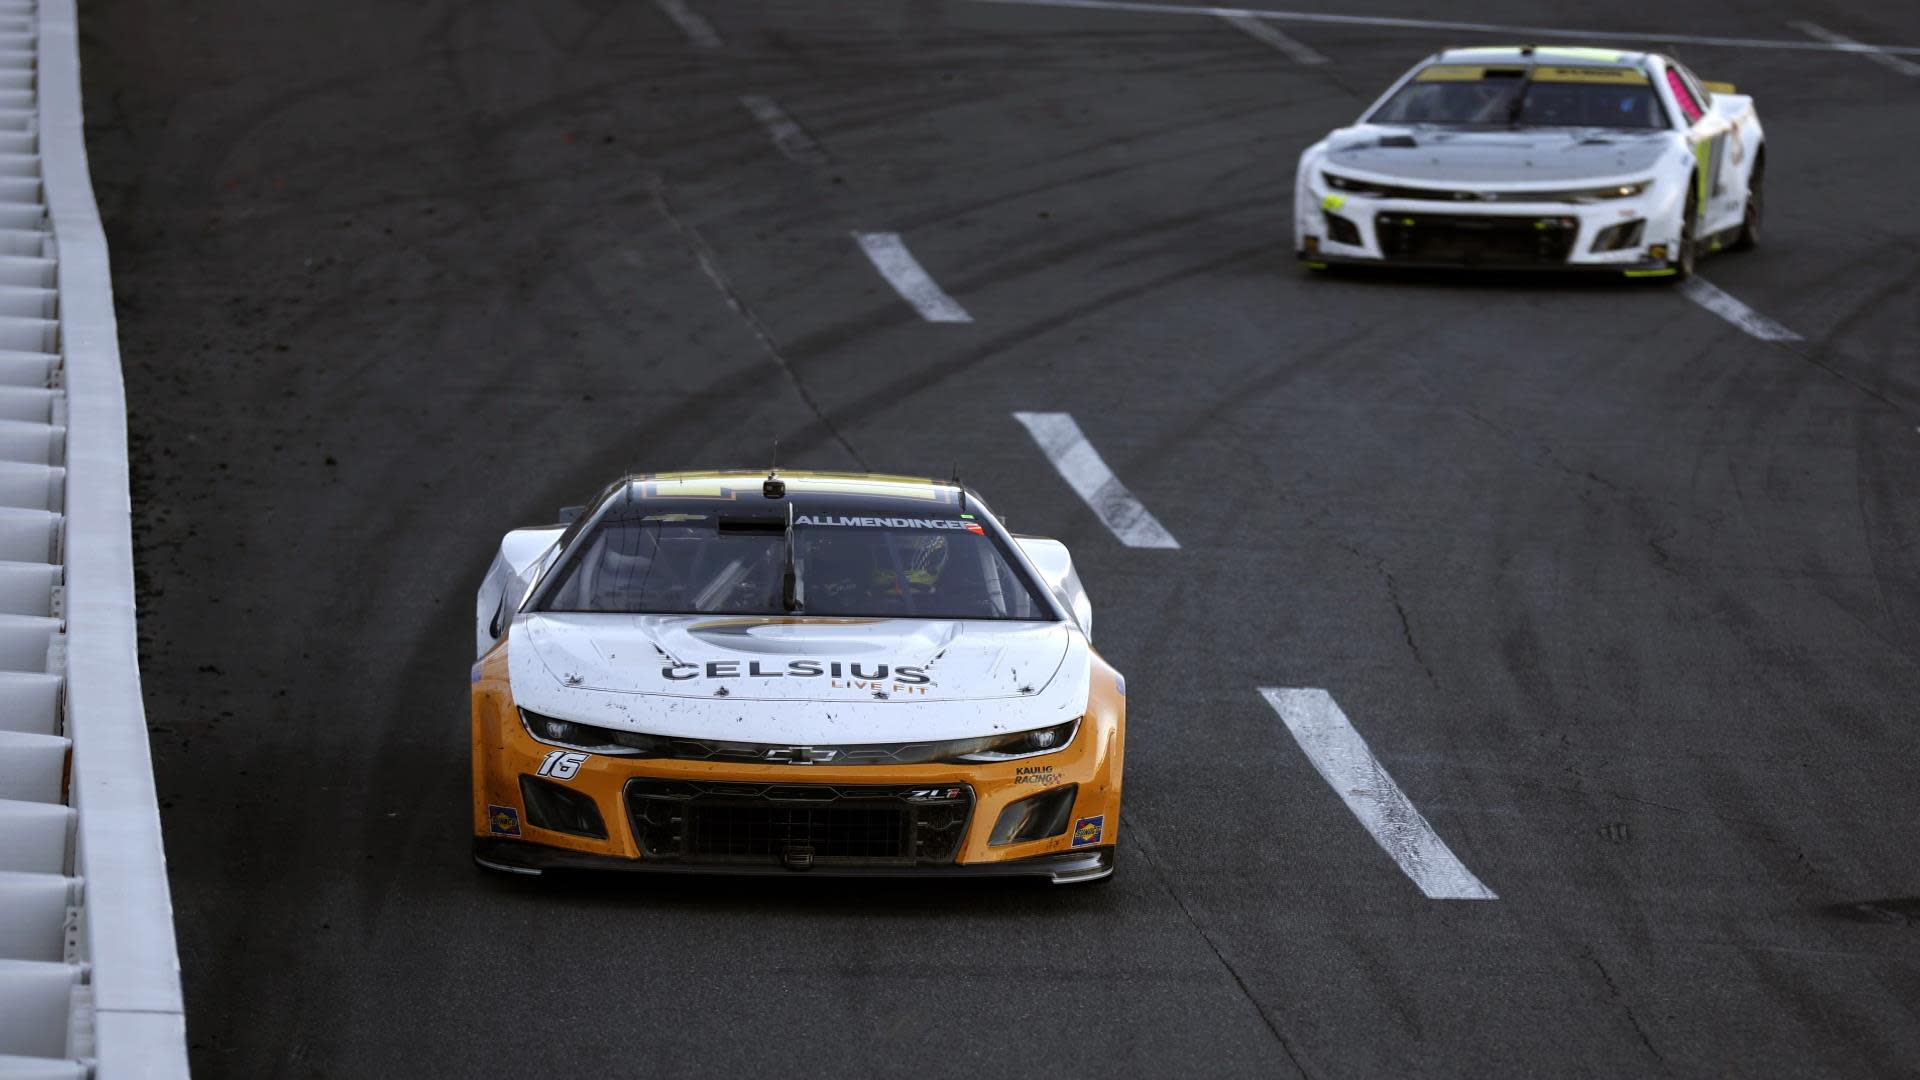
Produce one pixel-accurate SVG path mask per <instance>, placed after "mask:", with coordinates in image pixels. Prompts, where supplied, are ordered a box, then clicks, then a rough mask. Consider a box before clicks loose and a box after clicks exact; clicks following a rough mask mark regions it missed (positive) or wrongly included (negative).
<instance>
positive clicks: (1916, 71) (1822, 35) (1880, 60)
mask: <svg viewBox="0 0 1920 1080" xmlns="http://www.w3.org/2000/svg"><path fill="white" fill-rule="evenodd" d="M1787 25H1788V26H1791V27H1793V28H1794V29H1795V30H1798V31H1800V32H1801V33H1803V34H1805V35H1807V36H1808V37H1810V38H1814V39H1816V40H1819V41H1824V42H1826V43H1827V44H1829V45H1836V46H1844V47H1845V48H1846V49H1847V51H1849V52H1857V53H1859V54H1860V55H1861V56H1864V57H1866V58H1867V59H1869V60H1871V61H1873V62H1874V63H1876V64H1879V65H1880V66H1881V67H1884V68H1889V69H1891V70H1893V71H1897V72H1899V73H1900V74H1902V75H1920V64H1916V63H1914V62H1913V61H1911V60H1902V59H1900V58H1899V57H1897V56H1893V55H1891V54H1889V53H1888V52H1887V51H1886V50H1885V49H1880V48H1875V47H1874V46H1872V45H1862V44H1860V43H1859V42H1857V41H1855V40H1853V39H1852V38H1850V37H1848V36H1846V35H1845V34H1836V33H1834V32H1833V31H1831V30H1829V29H1827V28H1826V27H1824V26H1821V25H1820V24H1818V23H1810V22H1808V21H1806V20H1805V19H1794V20H1793V21H1791V22H1789V23H1787Z"/></svg>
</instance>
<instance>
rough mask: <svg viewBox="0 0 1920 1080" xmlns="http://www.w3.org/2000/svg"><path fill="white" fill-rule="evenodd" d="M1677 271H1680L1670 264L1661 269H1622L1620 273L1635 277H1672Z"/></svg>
mask: <svg viewBox="0 0 1920 1080" xmlns="http://www.w3.org/2000/svg"><path fill="white" fill-rule="evenodd" d="M1679 272H1680V271H1678V270H1675V269H1674V268H1673V267H1671V266H1669V267H1666V268H1665V269H1661V270H1622V271H1621V273H1622V274H1625V275H1626V276H1627V277H1636V278H1638V277H1672V276H1673V275H1675V274H1677V273H1679Z"/></svg>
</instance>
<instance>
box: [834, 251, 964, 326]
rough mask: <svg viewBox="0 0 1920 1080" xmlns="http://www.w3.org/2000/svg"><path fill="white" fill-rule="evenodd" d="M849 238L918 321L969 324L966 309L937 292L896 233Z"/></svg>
mask: <svg viewBox="0 0 1920 1080" xmlns="http://www.w3.org/2000/svg"><path fill="white" fill-rule="evenodd" d="M853 238H854V239H855V240H857V241H859V242H860V250H861V251H864V252H866V253H867V258H869V259H871V260H873V268H874V269H875V270H878V271H880V276H881V277H883V278H886V279H887V284H889V285H891V286H893V291H894V292H897V293H899V294H900V299H902V300H905V301H906V302H907V303H909V304H912V305H913V309H914V310H915V311H918V312H919V313H920V317H921V318H923V319H925V320H927V321H928V322H945V323H967V322H972V321H973V316H971V315H969V314H967V309H966V308H963V307H961V306H960V305H959V303H957V302H956V301H955V300H954V299H953V297H951V296H948V295H947V294H946V293H944V292H941V291H940V286H939V285H938V284H937V283H936V282H935V281H934V280H933V278H932V277H931V276H929V275H928V274H927V272H926V271H925V270H923V269H921V267H920V263H919V261H918V260H916V259H915V258H914V257H913V252H911V251H908V250H907V245H906V243H905V242H904V241H902V240H901V239H900V234H899V233H890V232H870V233H863V232H857V233H854V234H853Z"/></svg>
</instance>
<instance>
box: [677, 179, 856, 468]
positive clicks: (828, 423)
mask: <svg viewBox="0 0 1920 1080" xmlns="http://www.w3.org/2000/svg"><path fill="white" fill-rule="evenodd" d="M647 188H648V191H649V193H650V194H651V195H652V196H653V205H654V208H655V209H657V210H658V211H660V216H661V217H663V218H665V219H666V221H667V224H668V225H670V226H672V227H673V231H674V232H675V233H678V234H679V236H680V239H681V240H682V241H683V242H684V243H685V244H686V245H687V250H688V251H690V252H692V254H693V258H694V261H695V262H697V263H699V264H700V272H701V273H702V274H705V275H706V278H707V280H708V281H710V282H712V283H713V287H714V288H716V289H718V290H720V295H721V296H722V297H723V298H725V299H726V301H727V306H728V307H730V308H732V309H733V312H734V314H736V315H738V316H740V319H741V321H742V322H745V323H746V324H747V328H748V329H749V330H751V331H753V336H754V338H755V339H756V340H758V341H759V342H760V347H761V348H762V349H763V350H765V351H766V354H767V356H768V358H769V359H771V360H772V361H773V363H774V366H775V367H777V368H779V369H780V374H782V375H784V376H786V379H787V382H788V384H789V385H791V386H792V387H793V391H794V393H796V394H798V395H800V400H801V401H802V402H803V403H804V404H805V405H806V407H807V410H808V411H809V412H811V413H813V416H814V419H816V420H818V421H820V425H821V426H822V427H824V428H826V429H827V434H829V435H832V436H833V441H835V442H837V443H839V444H840V448H841V449H843V450H845V451H846V452H847V456H848V457H851V458H852V459H853V460H854V463H855V464H857V465H859V466H860V468H861V469H863V470H868V469H870V468H871V466H869V465H868V464H867V460H866V459H865V458H863V457H861V456H860V451H858V450H855V449H854V448H853V443H851V442H848V441H847V437H846V435H844V434H842V433H841V431H840V428H839V427H838V425H836V424H835V423H834V422H833V418H832V417H831V416H829V415H827V410H826V408H825V407H824V406H822V405H821V404H820V402H819V400H818V399H817V398H815V397H814V396H813V391H811V390H809V389H807V384H806V383H805V382H803V381H801V379H800V373H799V372H797V371H795V370H794V369H793V365H792V364H791V363H789V362H788V360H787V358H786V355H785V354H784V353H782V352H781V351H780V346H779V344H778V343H776V342H775V341H774V340H773V335H772V334H771V333H769V332H768V330H767V328H766V325H765V324H764V323H762V322H761V321H760V317H759V316H758V315H755V314H754V313H753V309H752V308H751V307H748V306H747V302H746V301H745V300H744V299H742V298H741V296H740V292H739V290H738V289H735V288H734V286H733V281H732V279H730V278H728V277H727V273H726V271H725V270H722V269H721V268H720V257H719V256H718V255H716V254H715V253H714V250H713V248H712V247H711V246H710V245H709V244H708V243H707V241H706V238H705V237H702V236H701V235H700V231H699V230H698V229H696V228H694V227H693V226H692V225H690V224H688V223H687V221H686V220H685V219H683V218H682V217H681V216H680V215H679V214H678V213H677V212H675V210H674V209H673V203H671V202H670V201H668V199H667V185H666V182H665V181H664V180H663V179H662V178H661V177H660V175H659V174H658V173H653V174H650V175H649V176H648V177H647Z"/></svg>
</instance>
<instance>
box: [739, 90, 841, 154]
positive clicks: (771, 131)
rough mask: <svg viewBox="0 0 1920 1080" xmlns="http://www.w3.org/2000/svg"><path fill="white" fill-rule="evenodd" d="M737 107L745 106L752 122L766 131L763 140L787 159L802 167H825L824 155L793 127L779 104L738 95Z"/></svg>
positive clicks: (792, 121)
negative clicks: (755, 121) (776, 148)
mask: <svg viewBox="0 0 1920 1080" xmlns="http://www.w3.org/2000/svg"><path fill="white" fill-rule="evenodd" d="M740 104H742V105H744V106H746V109H747V111H748V112H750V113H752V114H753V118H754V119H755V120H758V121H760V126H761V127H763V128H766V129H767V136H768V137H769V138H771V139H772V140H773V145H774V146H776V147H778V148H779V149H780V152H781V153H783V154H785V155H787V157H788V158H790V159H791V160H794V161H797V162H799V163H801V164H802V165H824V164H826V161H827V155H826V152H825V151H823V150H821V149H820V144H819V143H817V142H814V141H813V137H812V136H810V135H808V134H807V133H806V130H805V129H803V128H802V127H801V126H800V125H799V124H797V123H795V122H794V119H793V117H791V116H788V115H787V110H785V109H783V108H781V107H780V103H779V102H777V101H775V100H773V99H772V98H770V97H763V96H761V95H759V94H742V95H740Z"/></svg>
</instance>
